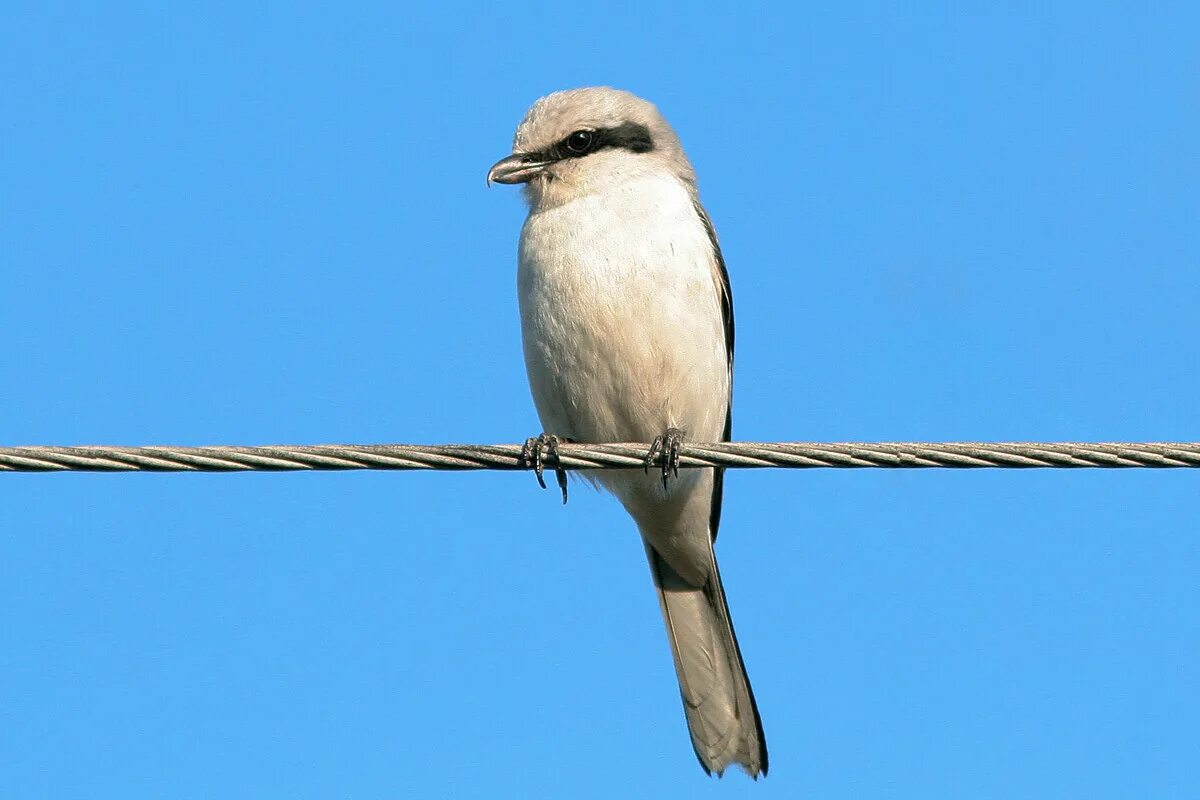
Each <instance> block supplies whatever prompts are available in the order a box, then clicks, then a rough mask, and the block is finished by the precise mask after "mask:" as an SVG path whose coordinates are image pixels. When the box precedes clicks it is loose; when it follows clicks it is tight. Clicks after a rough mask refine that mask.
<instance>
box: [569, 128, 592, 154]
mask: <svg viewBox="0 0 1200 800" xmlns="http://www.w3.org/2000/svg"><path fill="white" fill-rule="evenodd" d="M595 140H596V134H595V133H593V132H592V131H575V132H574V133H572V134H571V135H570V136H568V137H567V142H566V144H567V149H568V150H570V151H571V152H572V153H574V154H575V155H583V154H584V153H586V152H587V151H588V150H591V149H592V144H593V143H594V142H595Z"/></svg>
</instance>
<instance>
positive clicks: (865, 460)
mask: <svg viewBox="0 0 1200 800" xmlns="http://www.w3.org/2000/svg"><path fill="white" fill-rule="evenodd" d="M649 449H650V445H649V444H639V443H632V444H631V443H623V444H567V443H562V444H560V445H558V448H557V456H555V455H554V454H553V453H549V454H544V455H543V458H542V461H543V464H544V466H545V467H546V469H548V470H554V469H556V468H561V469H569V470H573V469H622V468H626V469H628V468H637V469H640V468H642V467H643V466H645V464H646V454H647V453H648V452H649ZM523 450H524V447H523V446H522V445H519V444H502V445H472V444H451V445H414V444H387V445H337V444H328V445H300V446H293V445H276V446H265V447H237V446H234V447H164V446H153V447H111V446H95V447H44V446H37V447H0V471H3V472H64V471H77V472H138V471H141V472H246V471H267V472H286V471H293V470H350V469H386V470H410V469H429V470H479V469H497V470H522V469H532V468H533V464H531V463H529V460H528V459H527V458H526V456H525V455H523ZM654 465H655V466H656V467H661V466H662V457H661V456H659V457H656V459H655V460H654ZM678 465H679V467H680V468H681V469H688V468H696V467H726V468H730V469H748V468H764V467H779V468H784V469H813V468H822V467H825V468H836V469H857V468H871V467H874V468H891V469H897V468H899V469H921V468H931V467H942V468H952V469H978V468H983V467H999V468H1009V469H1014V468H1016V469H1030V468H1058V469H1076V468H1084V467H1105V468H1131V467H1144V468H1179V467H1193V468H1195V467H1200V442H825V443H822V442H717V443H710V444H697V443H686V444H684V445H682V446H681V447H680V449H679V462H678Z"/></svg>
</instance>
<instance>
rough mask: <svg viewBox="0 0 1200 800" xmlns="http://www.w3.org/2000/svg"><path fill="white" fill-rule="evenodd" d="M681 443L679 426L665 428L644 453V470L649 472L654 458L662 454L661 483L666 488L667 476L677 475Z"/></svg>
mask: <svg viewBox="0 0 1200 800" xmlns="http://www.w3.org/2000/svg"><path fill="white" fill-rule="evenodd" d="M681 444H683V431H681V430H679V428H667V430H666V433H664V434H663V435H662V436H658V437H655V439H654V442H653V443H652V444H651V445H650V452H649V453H647V454H646V466H645V471H646V472H647V473H649V472H650V468H651V467H652V466H654V462H655V460H656V459H657V458H658V457H659V455H660V454H661V455H662V483H663V488H664V489H665V488H667V478H668V477H670V476H671V475H674V476H675V477H676V478H678V477H679V446H680V445H681Z"/></svg>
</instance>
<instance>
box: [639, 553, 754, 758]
mask: <svg viewBox="0 0 1200 800" xmlns="http://www.w3.org/2000/svg"><path fill="white" fill-rule="evenodd" d="M646 556H647V557H648V558H649V560H650V571H651V573H652V574H653V576H654V585H655V587H656V588H657V589H658V599H659V604H660V605H661V607H662V612H663V620H664V622H665V623H666V626H667V636H668V638H669V639H670V642H671V653H672V654H673V655H674V657H675V672H676V674H677V676H678V678H679V693H680V695H681V696H682V698H683V710H684V714H685V715H686V716H687V723H688V731H689V732H690V733H691V737H692V747H693V748H694V749H695V751H696V758H698V759H699V760H700V765H701V766H702V767H703V768H704V771H705V772H709V773H711V772H716V773H717V775H720V774H721V773H723V772H724V771H725V769H726V767H728V766H729V765H730V764H740V765H741V766H742V767H743V768H744V769H745V770H746V772H747V773H748V774H749V775H750V776H751V777H754V778H757V777H758V776H759V775H766V774H767V746H766V739H765V738H764V736H763V730H762V722H761V720H760V719H759V716H758V706H757V705H756V704H755V702H754V692H753V691H752V690H751V688H750V680H749V678H748V677H747V676H746V667H745V665H744V664H743V662H742V654H741V650H740V649H739V648H738V643H737V636H736V635H735V634H734V632H733V622H732V620H731V619H730V617H729V606H728V604H727V603H726V601H725V591H724V588H723V587H722V586H721V575H720V573H719V572H718V571H717V565H716V559H715V558H714V559H713V561H712V570H711V571H710V573H709V578H708V581H707V582H706V583H705V584H704V585H703V586H696V585H694V584H693V583H689V582H688V581H687V580H685V579H684V578H683V577H682V576H681V575H680V574H679V573H678V572H677V571H676V570H675V569H674V568H672V567H671V565H670V564H669V563H667V561H666V559H664V558H662V556H660V555H659V554H658V553H657V552H656V551H655V550H654V547H653V546H652V545H651V544H650V543H649V542H647V543H646Z"/></svg>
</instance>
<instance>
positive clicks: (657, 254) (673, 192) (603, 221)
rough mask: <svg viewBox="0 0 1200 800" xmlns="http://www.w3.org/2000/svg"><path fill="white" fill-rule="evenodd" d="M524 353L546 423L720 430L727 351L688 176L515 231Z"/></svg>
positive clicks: (700, 433)
mask: <svg viewBox="0 0 1200 800" xmlns="http://www.w3.org/2000/svg"><path fill="white" fill-rule="evenodd" d="M519 261H520V264H519V270H518V279H517V284H518V295H519V299H520V306H521V323H522V332H523V336H524V345H525V363H526V367H527V369H528V371H529V383H530V387H531V389H532V392H533V397H534V402H535V403H536V405H537V409H538V414H539V415H540V417H541V420H542V424H543V426H544V428H545V430H546V431H547V432H549V433H555V434H559V435H562V436H567V437H570V438H572V439H576V440H578V441H598V442H603V441H649V440H651V439H653V438H654V437H655V436H658V435H660V434H662V433H663V432H664V431H665V430H666V429H667V428H668V427H677V428H680V429H681V430H683V431H684V433H685V435H686V436H687V438H690V439H692V440H693V441H714V440H716V439H718V438H720V435H721V433H722V430H723V427H724V423H725V414H726V407H727V403H728V399H729V373H728V367H727V364H728V361H727V356H726V352H725V340H724V326H723V321H722V314H721V305H720V299H719V288H718V283H717V280H716V277H715V276H716V271H715V261H714V253H713V248H712V244H711V243H710V241H709V239H708V235H707V232H706V230H705V228H704V226H703V224H702V222H701V220H700V217H699V215H698V213H697V212H696V209H695V207H694V205H693V201H692V196H691V194H690V192H689V191H688V189H687V187H685V186H684V185H683V184H682V183H680V182H679V181H677V180H676V179H674V178H672V177H669V176H654V177H645V178H639V179H638V180H635V181H630V182H628V183H625V184H622V185H621V186H619V187H616V188H613V189H610V190H608V191H605V192H603V193H600V194H592V195H587V196H584V197H581V198H578V199H576V200H573V201H571V202H569V203H566V204H564V205H561V206H557V207H555V208H551V209H547V210H544V211H535V212H534V213H532V214H531V215H530V217H529V219H528V220H527V221H526V223H525V227H524V229H523V231H522V233H521V247H520V259H519Z"/></svg>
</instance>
